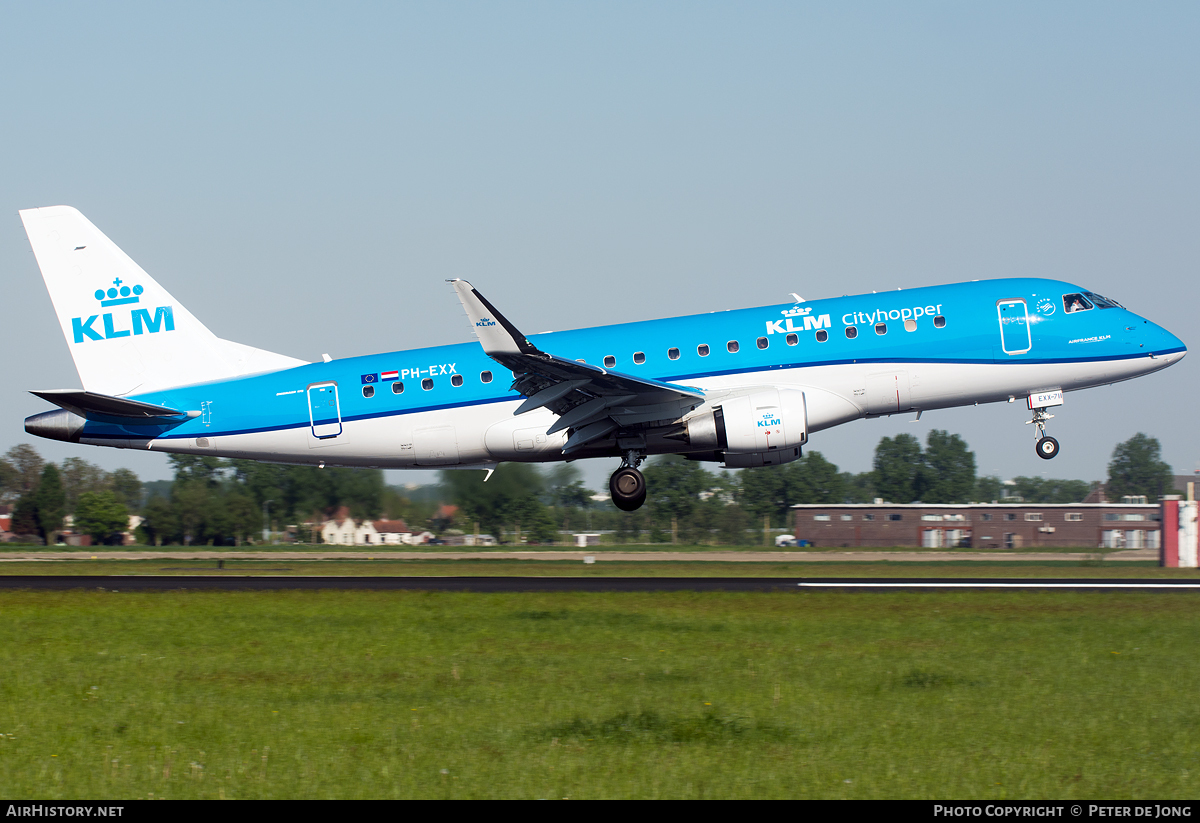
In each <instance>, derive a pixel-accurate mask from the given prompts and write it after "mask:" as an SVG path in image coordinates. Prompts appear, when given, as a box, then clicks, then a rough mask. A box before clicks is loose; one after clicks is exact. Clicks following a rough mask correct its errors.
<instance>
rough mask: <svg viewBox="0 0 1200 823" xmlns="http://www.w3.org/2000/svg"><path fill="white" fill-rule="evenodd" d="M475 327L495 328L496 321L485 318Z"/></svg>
mask: <svg viewBox="0 0 1200 823" xmlns="http://www.w3.org/2000/svg"><path fill="white" fill-rule="evenodd" d="M475 325H476V326H477V327H479V326H483V327H486V326H494V325H496V321H495V320H492V319H491V318H488V317H484V318H481V319H480V320H479V321H478V322H477V323H476V324H475Z"/></svg>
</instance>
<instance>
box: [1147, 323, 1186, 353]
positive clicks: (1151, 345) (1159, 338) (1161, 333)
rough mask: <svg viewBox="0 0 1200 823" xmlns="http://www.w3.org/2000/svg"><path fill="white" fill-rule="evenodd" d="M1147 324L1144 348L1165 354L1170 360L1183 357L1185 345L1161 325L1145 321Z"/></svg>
mask: <svg viewBox="0 0 1200 823" xmlns="http://www.w3.org/2000/svg"><path fill="white" fill-rule="evenodd" d="M1147 325H1148V326H1149V330H1148V333H1147V335H1146V348H1147V349H1149V350H1150V351H1151V352H1153V353H1155V354H1159V355H1165V356H1167V357H1169V358H1170V359H1171V361H1172V362H1174V361H1177V360H1181V359H1183V356H1184V355H1185V354H1187V345H1186V344H1185V343H1184V342H1183V341H1182V340H1180V339H1179V338H1178V337H1176V336H1175V335H1174V334H1172V333H1171V332H1169V331H1167V330H1166V329H1164V328H1163V327H1162V326H1158V325H1155V324H1154V323H1150V322H1149V321H1147Z"/></svg>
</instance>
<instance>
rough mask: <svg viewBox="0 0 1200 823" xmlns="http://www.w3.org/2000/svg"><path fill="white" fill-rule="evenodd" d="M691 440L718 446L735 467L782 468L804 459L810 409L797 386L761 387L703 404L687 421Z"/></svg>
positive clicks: (693, 443)
mask: <svg viewBox="0 0 1200 823" xmlns="http://www.w3.org/2000/svg"><path fill="white" fill-rule="evenodd" d="M684 424H685V425H686V426H687V437H688V443H689V444H690V445H691V446H692V447H693V448H695V449H698V450H699V449H712V450H713V451H715V452H717V453H718V454H720V455H723V459H724V462H725V465H726V466H727V467H729V468H733V469H744V468H751V467H754V466H777V465H779V464H780V463H790V462H791V461H793V460H795V459H797V458H798V457H800V447H801V446H803V445H804V444H805V443H806V442H808V409H807V407H806V405H805V402H804V392H802V391H799V390H797V389H759V390H757V391H751V392H747V393H746V394H743V395H739V396H735V397H729V398H725V399H722V400H721V403H720V405H716V406H711V407H710V406H708V405H705V406H702V407H701V408H700V409H698V410H697V411H696V412H695V413H694V414H693V415H692V416H691V417H689V418H688V419H687V420H685V421H684Z"/></svg>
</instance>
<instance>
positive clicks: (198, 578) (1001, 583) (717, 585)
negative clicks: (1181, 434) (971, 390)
mask: <svg viewBox="0 0 1200 823" xmlns="http://www.w3.org/2000/svg"><path fill="white" fill-rule="evenodd" d="M14 589H28V590H40V591H54V590H67V589H92V590H96V589H100V590H104V591H109V592H147V591H180V590H185V591H266V590H308V591H318V590H342V591H354V590H360V591H446V592H479V593H488V592H511V593H518V592H664V591H694V592H770V591H774V592H778V591H793V592H813V591H823V590H831V589H832V590H842V591H863V592H871V591H874V592H887V591H931V590H932V591H971V590H979V591H983V590H991V591H994V590H1026V591H1029V590H1057V591H1063V590H1066V591H1147V592H1160V593H1161V592H1176V593H1184V592H1200V580H1197V579H1195V578H1191V579H1184V580H1155V579H1134V578H1126V579H1114V578H1107V579H1087V578H1060V579H1041V580H1039V579H1029V578H1007V579H1006V578H931V577H906V578H904V577H902V578H869V577H861V578H849V577H843V578H801V577H349V576H347V577H317V576H306V577H301V576H294V577H292V576H289V577H279V576H268V575H262V576H240V575H233V574H231V575H227V576H222V575H171V576H167V575H161V576H160V575H12V576H3V577H0V590H14Z"/></svg>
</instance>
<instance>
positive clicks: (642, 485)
mask: <svg viewBox="0 0 1200 823" xmlns="http://www.w3.org/2000/svg"><path fill="white" fill-rule="evenodd" d="M645 459H646V455H644V454H642V453H640V452H637V451H629V452H626V454H625V457H624V458H623V459H622V460H621V468H619V469H617V470H616V471H615V472H613V474H612V477H610V478H609V479H608V490H609V493H610V494H612V502H613V505H614V506H616V507H617V508H618V509H620V510H621V511H625V512H631V511H636V510H637V509H640V508H641V507H642V504H643V503H645V502H646V478H645V477H644V476H643V475H642V473H641V472H640V471H638V468H637V467H638V466H639V465H641V462H642V461H643V460H645Z"/></svg>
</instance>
